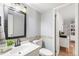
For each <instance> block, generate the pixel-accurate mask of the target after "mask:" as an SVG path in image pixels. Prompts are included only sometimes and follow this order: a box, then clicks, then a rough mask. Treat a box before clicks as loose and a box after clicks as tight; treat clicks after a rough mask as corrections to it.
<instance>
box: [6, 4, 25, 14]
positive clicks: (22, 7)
mask: <svg viewBox="0 0 79 59" xmlns="http://www.w3.org/2000/svg"><path fill="white" fill-rule="evenodd" d="M5 5H7V6H10V7H13V8H15V9H16V10H17V11H22V12H24V13H26V6H25V5H24V4H23V3H9V4H5Z"/></svg>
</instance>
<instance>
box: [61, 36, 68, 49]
mask: <svg viewBox="0 0 79 59" xmlns="http://www.w3.org/2000/svg"><path fill="white" fill-rule="evenodd" d="M60 46H61V47H65V48H69V38H62V37H60Z"/></svg>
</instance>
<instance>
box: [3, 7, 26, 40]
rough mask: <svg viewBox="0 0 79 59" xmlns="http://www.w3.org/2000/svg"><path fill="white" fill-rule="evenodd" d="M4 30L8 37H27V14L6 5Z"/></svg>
mask: <svg viewBox="0 0 79 59" xmlns="http://www.w3.org/2000/svg"><path fill="white" fill-rule="evenodd" d="M4 10H5V12H4V13H5V14H4V18H5V20H4V30H5V37H6V39H14V38H21V37H26V14H25V13H24V12H22V11H16V9H14V8H12V7H6V6H5V9H4Z"/></svg>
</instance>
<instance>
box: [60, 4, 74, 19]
mask: <svg viewBox="0 0 79 59" xmlns="http://www.w3.org/2000/svg"><path fill="white" fill-rule="evenodd" d="M59 12H60V14H61V15H62V17H63V19H64V20H73V19H75V4H70V5H68V6H66V7H63V8H61V9H59Z"/></svg>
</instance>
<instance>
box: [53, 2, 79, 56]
mask: <svg viewBox="0 0 79 59" xmlns="http://www.w3.org/2000/svg"><path fill="white" fill-rule="evenodd" d="M70 4H72V3H67V4H63V5H61V6H58V7H56V8H54V9H53V10H54V11H55V12H54V19H55V56H58V55H57V54H56V40H57V39H56V10H58V9H60V8H63V7H66V6H68V5H70ZM75 15H76V16H75V33H76V34H75V35H76V36H75V37H76V40H75V56H78V48H79V47H78V3H75Z"/></svg>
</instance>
